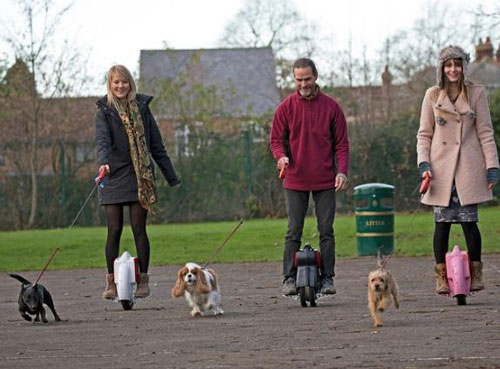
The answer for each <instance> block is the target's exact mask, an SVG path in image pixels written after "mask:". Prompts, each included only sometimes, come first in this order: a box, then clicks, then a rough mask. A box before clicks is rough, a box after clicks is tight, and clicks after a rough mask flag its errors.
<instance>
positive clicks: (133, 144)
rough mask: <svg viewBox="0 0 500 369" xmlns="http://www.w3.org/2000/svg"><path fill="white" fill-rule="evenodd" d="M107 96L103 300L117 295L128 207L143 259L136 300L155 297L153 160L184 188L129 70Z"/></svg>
mask: <svg viewBox="0 0 500 369" xmlns="http://www.w3.org/2000/svg"><path fill="white" fill-rule="evenodd" d="M107 90H108V91H107V95H106V96H104V97H103V98H101V99H100V100H98V101H97V107H98V110H97V113H96V116H95V143H96V147H97V161H98V165H99V171H102V170H104V171H105V172H106V173H107V177H106V178H107V181H106V184H105V186H104V187H103V188H99V204H100V205H102V206H103V207H104V209H105V212H106V219H107V224H108V236H107V239H106V248H105V254H106V263H107V268H108V274H107V276H106V281H107V284H106V289H105V291H104V292H103V298H105V299H114V298H115V297H116V296H117V291H116V285H115V281H114V273H113V262H114V260H115V259H116V258H117V257H118V254H119V248H120V237H121V233H122V230H123V208H124V207H125V206H128V208H129V213H130V225H131V227H132V232H133V234H134V241H135V245H136V249H137V257H138V259H139V269H140V274H139V281H138V284H137V290H136V297H146V296H148V295H149V293H150V291H149V276H148V267H149V239H148V236H147V233H146V218H147V214H148V212H149V211H152V210H153V205H154V203H155V202H156V186H155V181H154V173H153V163H152V160H151V159H153V160H154V161H155V162H156V164H157V165H158V167H159V168H160V170H161V172H162V174H163V176H164V177H165V179H166V180H167V182H168V183H169V185H170V186H174V185H176V184H179V183H180V180H179V179H177V176H176V174H175V171H174V168H173V166H172V163H171V161H170V158H169V157H168V155H167V152H166V151H165V147H164V146H163V140H162V137H161V135H160V131H159V129H158V125H157V124H156V120H155V118H154V117H153V114H152V113H151V110H150V109H149V103H150V102H151V100H152V99H153V98H152V97H151V96H146V95H141V94H137V93H136V85H135V82H134V79H133V77H132V75H131V74H130V72H129V70H128V69H127V68H126V67H124V66H123V65H115V66H113V67H111V69H110V70H109V72H108V78H107Z"/></svg>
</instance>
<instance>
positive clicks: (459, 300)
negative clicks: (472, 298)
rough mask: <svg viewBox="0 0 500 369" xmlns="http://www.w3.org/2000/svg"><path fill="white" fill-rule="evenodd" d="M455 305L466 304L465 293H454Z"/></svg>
mask: <svg viewBox="0 0 500 369" xmlns="http://www.w3.org/2000/svg"><path fill="white" fill-rule="evenodd" d="M455 297H456V298H457V305H467V297H466V296H465V295H456V296H455Z"/></svg>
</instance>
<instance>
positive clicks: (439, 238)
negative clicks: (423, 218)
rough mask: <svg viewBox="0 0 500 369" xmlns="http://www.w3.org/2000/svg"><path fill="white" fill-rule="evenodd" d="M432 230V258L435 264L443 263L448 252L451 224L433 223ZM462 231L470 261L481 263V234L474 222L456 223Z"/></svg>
mask: <svg viewBox="0 0 500 369" xmlns="http://www.w3.org/2000/svg"><path fill="white" fill-rule="evenodd" d="M435 224H436V228H435V229H434V258H435V259H436V264H441V263H444V262H445V260H446V252H447V251H448V241H449V239H450V229H451V225H452V224H453V223H441V222H440V223H435ZM458 224H460V225H461V226H462V230H463V231H464V236H465V243H466V244H467V251H468V252H469V260H470V261H481V233H480V232H479V228H478V227H477V223H476V222H465V223H458Z"/></svg>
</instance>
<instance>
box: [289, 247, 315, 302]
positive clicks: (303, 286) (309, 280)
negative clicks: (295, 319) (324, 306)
mask: <svg viewBox="0 0 500 369" xmlns="http://www.w3.org/2000/svg"><path fill="white" fill-rule="evenodd" d="M294 263H295V267H296V268H297V278H296V281H295V286H296V287H297V294H298V296H299V298H300V304H301V305H302V306H303V307H307V303H308V302H309V305H310V306H316V297H317V294H319V291H321V255H320V253H319V251H316V250H315V249H313V248H312V246H311V245H310V244H309V243H307V244H306V245H305V246H304V248H303V249H302V250H299V251H297V252H296V253H295V260H294Z"/></svg>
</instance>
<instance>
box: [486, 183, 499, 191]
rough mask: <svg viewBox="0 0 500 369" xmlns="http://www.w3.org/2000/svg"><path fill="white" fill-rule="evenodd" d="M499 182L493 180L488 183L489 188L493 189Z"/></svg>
mask: <svg viewBox="0 0 500 369" xmlns="http://www.w3.org/2000/svg"><path fill="white" fill-rule="evenodd" d="M497 183H498V182H491V183H488V190H492V189H493V188H494V187H495V186H496V185H497Z"/></svg>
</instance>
